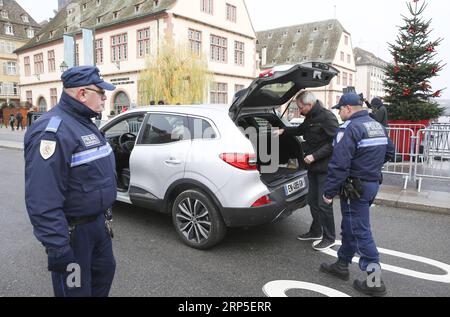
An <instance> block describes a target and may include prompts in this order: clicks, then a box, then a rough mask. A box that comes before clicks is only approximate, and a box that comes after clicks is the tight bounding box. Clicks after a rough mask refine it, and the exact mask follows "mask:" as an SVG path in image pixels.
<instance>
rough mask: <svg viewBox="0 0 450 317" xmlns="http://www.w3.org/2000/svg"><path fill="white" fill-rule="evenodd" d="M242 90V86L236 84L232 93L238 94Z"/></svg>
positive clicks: (243, 87)
mask: <svg viewBox="0 0 450 317" xmlns="http://www.w3.org/2000/svg"><path fill="white" fill-rule="evenodd" d="M243 89H245V86H244V85H238V84H236V85H234V92H235V93H236V92H238V91H241V90H243Z"/></svg>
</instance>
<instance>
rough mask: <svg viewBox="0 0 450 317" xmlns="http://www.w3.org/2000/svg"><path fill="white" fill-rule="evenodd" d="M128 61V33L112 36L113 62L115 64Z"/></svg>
mask: <svg viewBox="0 0 450 317" xmlns="http://www.w3.org/2000/svg"><path fill="white" fill-rule="evenodd" d="M127 59H128V36H127V34H126V33H123V34H119V35H114V36H111V60H112V61H113V62H119V61H124V60H127Z"/></svg>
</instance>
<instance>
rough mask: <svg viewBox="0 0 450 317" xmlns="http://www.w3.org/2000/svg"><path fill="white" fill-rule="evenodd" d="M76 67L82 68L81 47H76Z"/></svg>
mask: <svg viewBox="0 0 450 317" xmlns="http://www.w3.org/2000/svg"><path fill="white" fill-rule="evenodd" d="M75 66H80V45H79V44H77V45H75Z"/></svg>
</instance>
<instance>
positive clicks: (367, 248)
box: [338, 182, 380, 271]
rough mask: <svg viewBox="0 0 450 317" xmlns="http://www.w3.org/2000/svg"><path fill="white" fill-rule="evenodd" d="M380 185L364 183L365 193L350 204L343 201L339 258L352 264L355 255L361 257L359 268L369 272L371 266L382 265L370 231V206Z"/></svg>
mask: <svg viewBox="0 0 450 317" xmlns="http://www.w3.org/2000/svg"><path fill="white" fill-rule="evenodd" d="M379 188H380V184H379V183H378V182H376V183H369V182H363V189H364V193H363V195H362V197H361V198H360V199H358V200H352V201H350V203H349V202H348V201H345V200H343V199H341V212H342V226H341V228H342V246H341V248H340V249H339V252H338V257H339V259H340V260H341V261H344V262H347V263H351V262H352V260H353V257H354V256H355V254H359V255H360V257H361V258H360V261H359V267H360V268H361V270H362V271H367V267H368V266H369V265H370V264H378V265H379V263H380V255H379V253H378V250H377V246H376V245H375V241H374V240H373V237H372V231H371V229H370V206H371V205H372V203H373V202H374V200H375V197H376V196H377V194H378V190H379Z"/></svg>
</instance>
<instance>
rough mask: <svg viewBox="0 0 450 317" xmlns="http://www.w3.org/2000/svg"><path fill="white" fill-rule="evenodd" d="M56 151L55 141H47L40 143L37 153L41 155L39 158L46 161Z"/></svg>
mask: <svg viewBox="0 0 450 317" xmlns="http://www.w3.org/2000/svg"><path fill="white" fill-rule="evenodd" d="M55 151H56V142H55V141H48V140H42V141H41V147H40V150H39V152H40V153H41V156H42V158H43V159H44V160H48V159H49V158H51V157H52V156H53V154H55Z"/></svg>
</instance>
